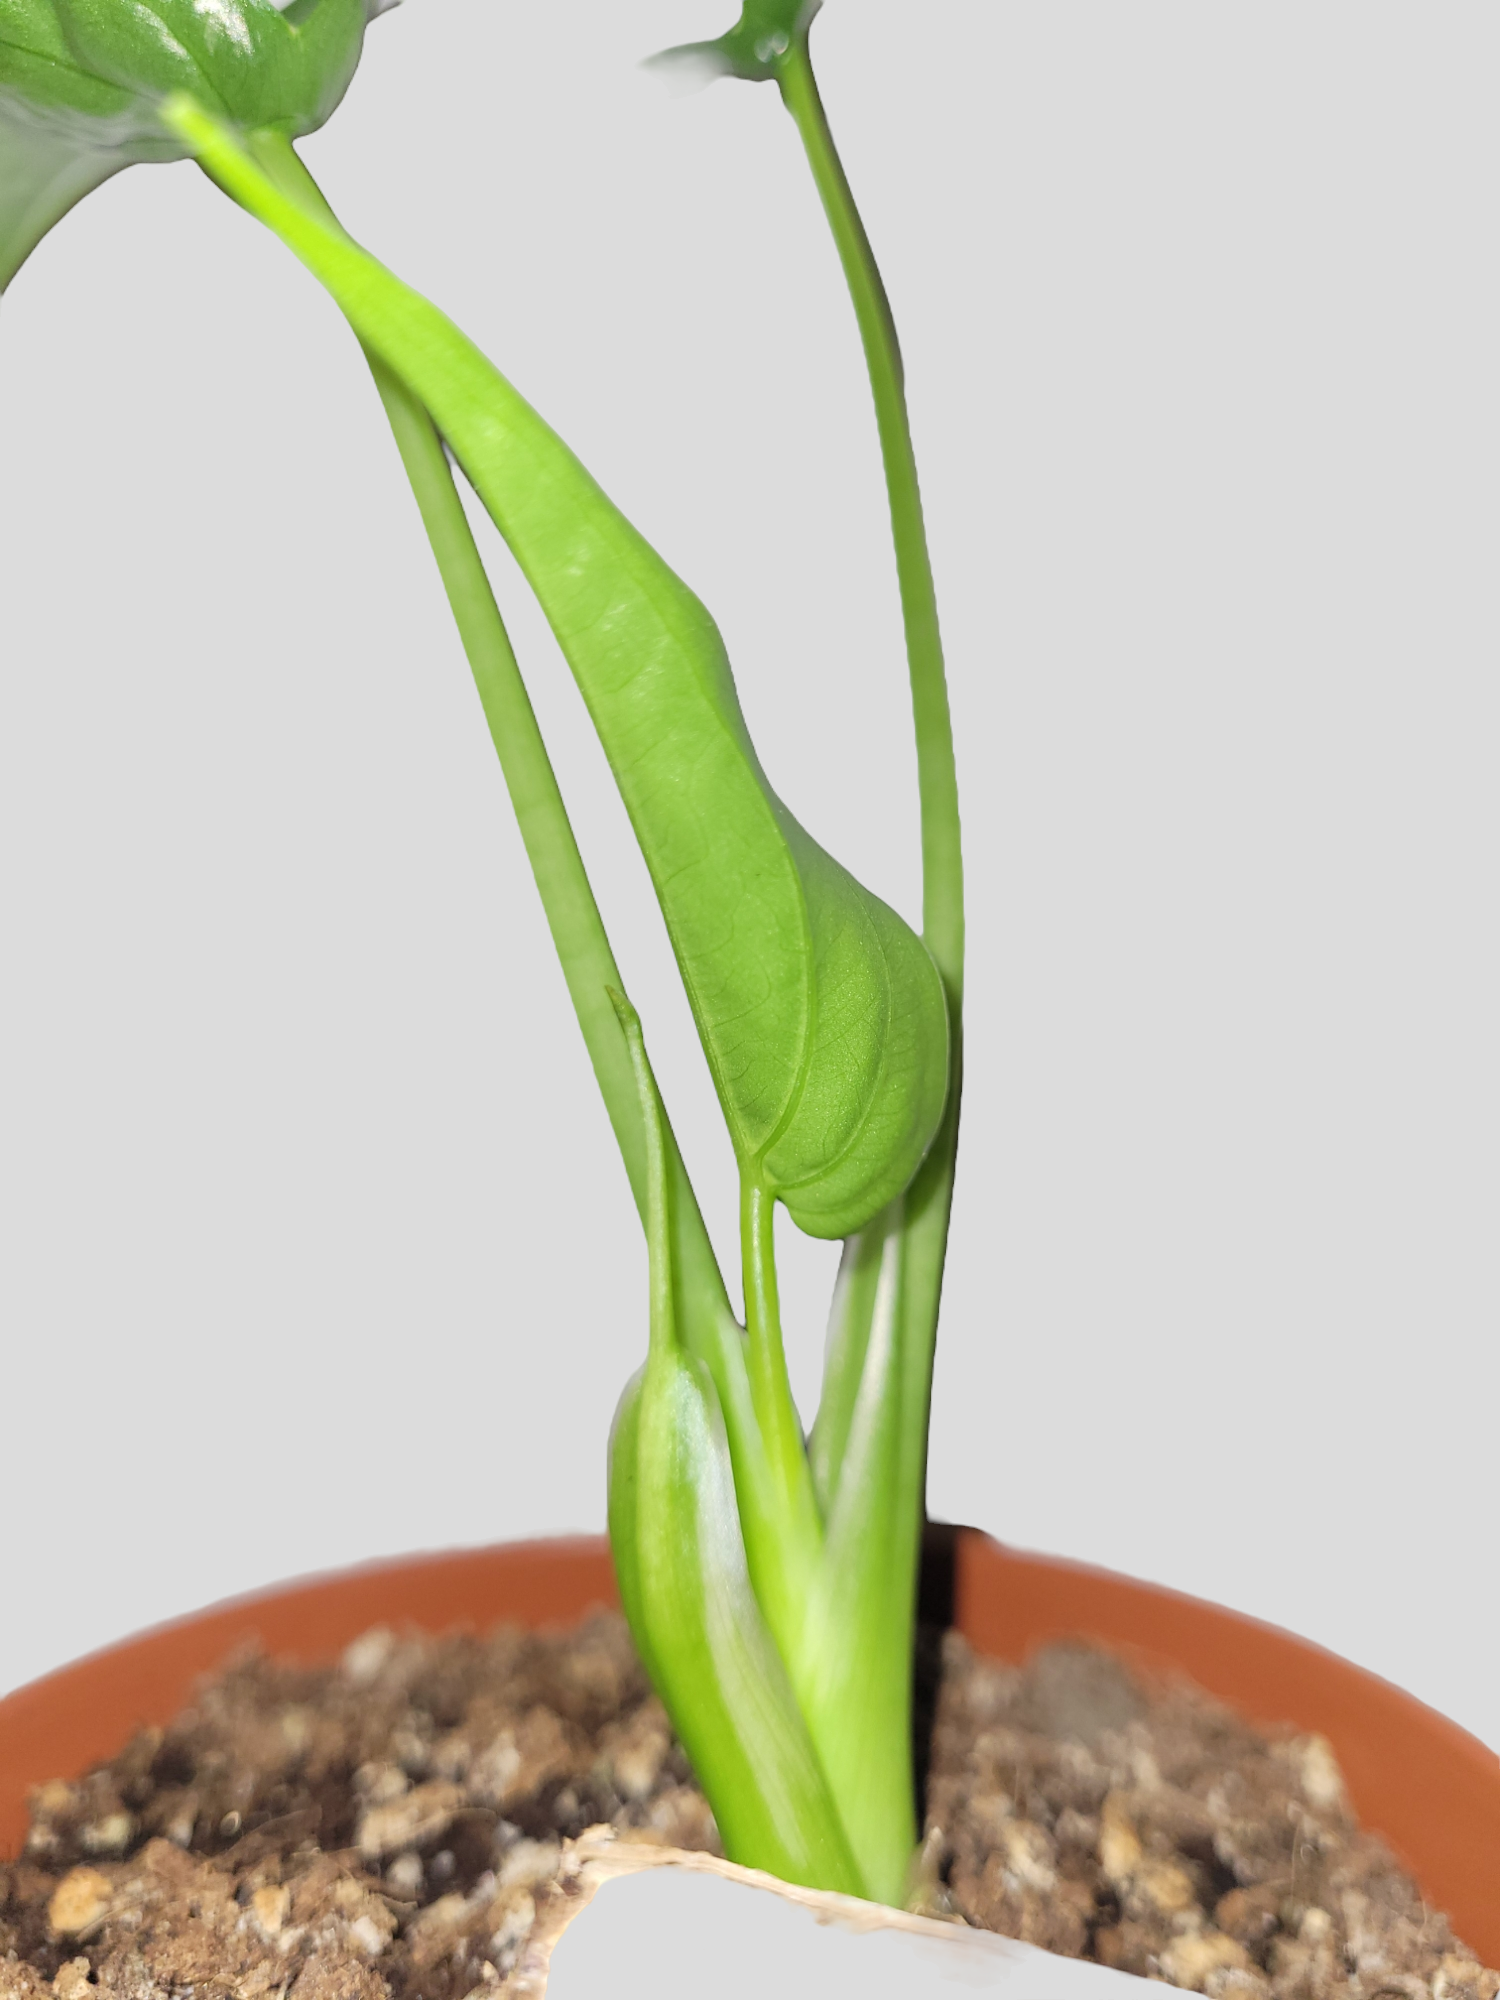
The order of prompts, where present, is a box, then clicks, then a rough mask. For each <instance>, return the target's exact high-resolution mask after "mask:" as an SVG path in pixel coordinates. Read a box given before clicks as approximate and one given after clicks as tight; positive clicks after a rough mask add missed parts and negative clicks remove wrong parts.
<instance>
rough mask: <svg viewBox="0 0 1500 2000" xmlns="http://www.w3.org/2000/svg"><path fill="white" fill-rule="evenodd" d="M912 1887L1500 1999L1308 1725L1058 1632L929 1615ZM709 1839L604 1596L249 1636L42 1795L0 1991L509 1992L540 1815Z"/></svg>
mask: <svg viewBox="0 0 1500 2000" xmlns="http://www.w3.org/2000/svg"><path fill="white" fill-rule="evenodd" d="M927 1667H928V1672H927V1675H926V1686H927V1702H926V1704H925V1710H926V1713H927V1715H928V1716H929V1717H930V1719H931V1720H930V1730H928V1729H924V1731H923V1732H922V1733H923V1736H924V1749H925V1755H924V1759H923V1761H924V1762H925V1763H926V1766H927V1769H926V1802H927V1806H926V1839H925V1842H924V1845H923V1848H922V1855H921V1861H920V1866H919V1872H918V1881H917V1888H916V1902H917V1906H918V1907H920V1908H922V1909H924V1910H926V1911H927V1912H928V1913H929V1914H932V1915H940V1916H949V1917H951V1918H952V1919H953V1920H954V1921H956V1922H963V1923H969V1924H975V1925H978V1926H981V1927H984V1928H987V1929H990V1930H995V1931H1000V1932H1003V1933H1005V1934H1006V1935H1008V1936H1011V1937H1019V1938H1024V1939H1026V1940H1028V1941H1029V1942H1032V1943H1035V1944H1039V1945H1043V1946H1045V1947H1047V1948H1048V1949H1050V1950H1052V1951H1058V1952H1064V1953H1068V1954H1071V1955H1076V1956H1080V1957H1086V1958H1095V1959H1099V1960H1101V1961H1102V1962H1103V1963H1105V1964H1107V1965H1112V1966H1117V1967H1120V1968H1121V1969H1123V1970H1126V1971H1130V1972H1136V1973H1141V1974H1144V1975H1145V1976H1147V1977H1148V1978H1152V1979H1157V1980H1162V1981H1166V1982H1168V1983H1170V1984H1174V1985H1177V1986H1179V1987H1184V1988H1187V1989H1188V1990H1190V1991H1193V1992H1200V1993H1204V1994H1207V1995H1209V1996H1212V2000H1220V1996H1222V2000H1331V1996H1333V1995H1339V1996H1341V2000H1496V1996H1497V1994H1500V1974H1497V1973H1496V1972H1494V1971H1488V1970H1485V1969H1484V1968H1482V1967H1481V1966H1480V1965H1478V1964H1477V1963H1476V1962H1475V1961H1474V1959H1473V1957H1472V1955H1471V1954H1470V1953H1469V1952H1467V1951H1466V1950H1465V1949H1464V1947H1463V1945H1462V1944H1461V1943H1460V1942H1459V1941H1458V1940H1456V1939H1455V1938H1454V1936H1453V1935H1452V1932H1451V1930H1450V1928H1449V1925H1448V1922H1447V1920H1446V1918H1444V1917H1443V1916H1442V1915H1441V1914H1440V1913H1439V1912H1437V1911H1435V1910H1430V1909H1428V1908H1427V1907H1426V1905H1425V1904H1424V1903H1423V1901H1422V1898H1421V1896H1420V1894H1419V1893H1418V1891H1417V1890H1416V1888H1415V1887H1414V1886H1413V1885H1412V1883H1411V1882H1410V1881H1409V1880H1408V1879H1407V1878H1406V1877H1405V1876H1404V1875H1403V1874H1402V1872H1401V1870H1400V1869H1399V1868H1398V1867H1397V1866H1396V1864H1395V1862H1394V1861H1393V1860H1392V1858H1391V1856H1390V1855H1389V1853H1388V1852H1387V1851H1386V1849H1385V1848H1384V1846H1383V1845H1382V1844H1381V1842H1380V1841H1379V1840H1378V1839H1376V1838H1375V1837H1374V1836H1373V1835H1371V1834H1368V1833H1365V1832H1362V1831H1361V1830H1360V1829H1359V1828H1358V1827H1357V1826H1356V1825H1355V1823H1354V1820H1353V1817H1352V1815H1351V1813H1350V1810H1349V1806H1348V1803H1347V1800H1346V1798H1345V1795H1344V1788H1343V1784H1342V1780H1341V1778H1340V1775H1339V1770H1338V1766H1337V1763H1336V1762H1335V1759H1334V1757H1333V1753H1332V1751H1331V1750H1330V1749H1329V1746H1328V1745H1327V1744H1326V1743H1325V1742H1324V1741H1323V1740H1322V1739H1321V1738H1319V1737H1316V1736H1296V1735H1292V1734H1289V1733H1280V1734H1278V1733H1276V1732H1274V1731H1272V1732H1267V1731H1262V1730H1258V1729H1255V1728H1252V1727H1251V1726H1250V1725H1249V1724H1247V1723H1245V1722H1244V1721H1242V1720H1240V1719H1239V1718H1238V1717H1236V1716H1235V1715H1233V1714H1231V1713H1230V1712H1229V1711H1227V1710H1226V1709H1224V1708H1223V1707H1221V1706H1220V1705H1219V1704H1217V1703H1216V1702H1214V1701H1211V1700H1210V1699H1208V1698H1207V1697H1206V1696H1204V1695H1203V1694H1201V1693H1199V1692H1197V1691H1196V1690H1194V1689H1192V1688H1189V1687H1186V1686H1166V1687H1153V1686H1146V1685H1143V1684H1142V1683H1140V1682H1139V1681H1137V1680H1136V1679H1135V1678H1133V1677H1132V1675H1131V1674H1130V1673H1129V1672H1127V1670H1126V1669H1125V1668H1124V1667H1123V1666H1122V1665H1121V1664H1120V1663H1119V1662H1118V1661H1116V1660H1114V1659H1113V1658H1111V1657H1110V1656H1108V1655H1106V1654H1103V1653H1099V1652H1096V1651H1093V1650H1091V1649H1088V1648H1085V1647H1082V1646H1059V1647H1053V1648H1050V1649H1049V1650H1047V1651H1046V1652H1043V1653H1041V1654H1039V1655H1038V1656H1037V1658H1036V1659H1035V1660H1033V1661H1032V1663H1031V1664H1030V1665H1029V1666H1028V1667H1027V1668H1026V1669H1025V1670H1024V1671H1022V1670H1018V1669H1015V1668H1012V1667H1007V1666H1001V1665H997V1664H995V1663H994V1662H993V1661H988V1660H983V1659H980V1658H977V1657H976V1656H975V1655H974V1654H972V1653H971V1652H970V1650H969V1649H968V1647H967V1646H966V1645H965V1644H964V1642H963V1641H962V1640H961V1639H960V1638H958V1637H957V1636H956V1635H955V1634H952V1633H949V1634H947V1635H946V1636H945V1637H944V1638H943V1639H942V1640H941V1643H940V1644H939V1643H938V1642H937V1641H936V1639H935V1638H933V1639H932V1641H931V1643H930V1645H929V1647H928V1655H927ZM601 1822H613V1823H614V1824H615V1825H616V1826H617V1827H619V1828H621V1829H622V1830H625V1831H627V1832H628V1834H629V1836H630V1838H632V1839H635V1840H649V1841H656V1842H661V1843H662V1844H664V1845H668V1846H675V1847H688V1848H702V1849H708V1850H711V1851H717V1849H718V1838H717V1832H716V1829H715V1826H714V1822H713V1817H712V1815H711V1813H710V1812H709V1809H708V1806H707V1804H706V1802H705V1801H704V1799H703V1796H702V1794H701V1793H700V1792H699V1791H698V1790H697V1788H696V1786H695V1785H694V1783H693V1781H692V1775H691V1772H690V1770H689V1767H688V1764H687V1761H686V1759H685V1757H684V1755H683V1753H682V1750H681V1748H680V1747H679V1746H678V1744H677V1743H676V1742H675V1740H674V1739H673V1736H672V1733H671V1730H670V1729H669V1728H668V1726H667V1722H666V1719H665V1716H664V1715H663V1713H662V1710H661V1708H660V1706H659V1705H658V1703H657V1702H656V1700H655V1699H654V1697H653V1696H652V1695H651V1693H650V1690H649V1688H648V1686H647V1683H646V1680H645V1677H644V1675H643V1673H642V1671H641V1668H640V1666H639V1663H638V1662H637V1660H636V1657H635V1654H634V1651H633V1649H632V1647H631V1644H630V1640H629V1637H628V1634H627V1633H626V1630H625V1627H624V1624H623V1622H622V1621H621V1620H620V1619H619V1618H617V1617H615V1616H612V1615H610V1616H605V1615H601V1616H598V1617H595V1618H594V1619H592V1620H590V1621H589V1622H588V1623H587V1624H585V1625H584V1626H582V1627H581V1628H580V1629H579V1630H577V1631H576V1632H573V1633H566V1634H558V1633H548V1634H534V1633H524V1632H521V1631H518V1630H514V1629H505V1630H501V1631H499V1632H496V1633H494V1634H492V1635H490V1636H489V1637H487V1638H484V1639H477V1638H473V1637H453V1638H446V1639H437V1640H434V1639H428V1638H423V1637H416V1636H397V1635H395V1634H392V1633H390V1632H385V1631H377V1632H371V1633H368V1634H367V1635H366V1636H365V1637H363V1638H362V1639H360V1640H358V1641H356V1643H355V1644H354V1645H353V1646H351V1647H350V1648H349V1650H348V1652H347V1653H346V1654H345V1656H344V1659H343V1662H342V1664H341V1665H340V1666H339V1667H337V1668H327V1669H319V1670H316V1671H312V1670H308V1669H304V1668H299V1667H296V1666H290V1665H287V1664H285V1663H283V1662H280V1661H272V1660H266V1659H263V1658H246V1659H243V1660H240V1661H238V1662H236V1663H234V1664H232V1665H231V1666H230V1667H229V1669H228V1670H227V1671H226V1672H224V1673H223V1674H222V1675H220V1676H219V1677H218V1678H217V1679H215V1680H214V1681H212V1682H211V1683H208V1684H206V1685H205V1686H204V1687H203V1689H202V1690H201V1692H200V1694H199V1695H198V1697H197V1699H196V1700H195V1702H194V1705H193V1706H192V1707H191V1708H189V1709H187V1710H185V1711H184V1712H183V1713H182V1714H181V1715H179V1716H178V1718H177V1719H176V1721H175V1722H173V1723H172V1724H171V1725H170V1726H169V1727H168V1728H166V1729H164V1730H163V1729H152V1730H148V1731H144V1732H142V1733H141V1734H140V1735H138V1736H137V1737H136V1738H135V1740H134V1741H133V1742H132V1743H130V1744H129V1745H128V1746H127V1747H126V1748H125V1749H124V1750H123V1751H122V1752H121V1754H120V1755H119V1756H118V1757H117V1758H115V1759H114V1761H113V1762H112V1763H110V1764H107V1765H105V1766H103V1767H101V1768H100V1769H98V1770H96V1771H94V1772H91V1773H90V1774H89V1775H88V1776H87V1777H84V1778H82V1779H78V1780H76V1781H70V1780H68V1779H65V1778H63V1777H59V1778H58V1779H57V1780H56V1781H54V1782H53V1783H51V1784H48V1785H44V1786H42V1787H41V1788H40V1789H39V1790H38V1792H37V1793H36V1794H35V1796H34V1799H33V1802H32V1823H31V1832H30V1835H29V1837H28V1840H27V1843H26V1849H25V1853H24V1855H23V1857H22V1858H21V1859H20V1860H19V1861H17V1862H14V1863H12V1864H9V1865H4V1866H0V2000H94V1996H98V2000H229V1996H231V1995H232V1996H234V2000H260V1996H262V1995H265V1996H275V2000H511V1995H513V1994H514V1993H516V1991H517V1980H516V1976H515V1968H516V1965H517V1960H518V1958H519V1956H520V1953H521V1951H522V1948H523V1946H524V1944H525V1941H526V1938H527V1936H528V1935H529V1933H530V1930H531V1927H532V1925H533V1923H534V1922H535V1921H536V1918H537V1916H538V1912H539V1911H541V1910H544V1909H545V1906H546V1903H547V1900H548V1897H549V1894H551V1893H553V1892H552V1889H551V1884H552V1883H553V1880H554V1876H555V1873H556V1868H557V1863H558V1859H559V1855H560V1851H561V1849H560V1843H561V1842H562V1841H563V1840H564V1839H567V1838H572V1837H576V1836H577V1835H578V1834H580V1833H582V1832H583V1831H584V1830H585V1829H586V1828H588V1827H590V1826H594V1825H596V1824H599V1823H601Z"/></svg>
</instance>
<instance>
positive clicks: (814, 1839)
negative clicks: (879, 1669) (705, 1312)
mask: <svg viewBox="0 0 1500 2000" xmlns="http://www.w3.org/2000/svg"><path fill="white" fill-rule="evenodd" d="M611 997H612V998H613V999H614V1001H615V1006H616V1009H617V1011H618V1013H619V1016H620V1022H621V1026H622V1028H623V1030H624V1033H625V1037H626V1042H627V1045H628V1047H629V1049H630V1056H631V1062H632V1065H633V1067H634V1070H635V1076H636V1084H637V1089H638V1091H639V1095H640V1100H641V1112H642V1118H643V1121H644V1124H645V1128H646V1143H647V1154H648V1172H647V1187H648V1201H647V1221H646V1241H647V1252H648V1257H649V1263H650V1275H651V1320H650V1347H649V1351H648V1354H647V1358H646V1365H645V1367H644V1368H643V1369H641V1370H640V1372H639V1373H638V1374H637V1375H635V1376H634V1377H633V1378H632V1379H631V1381H630V1383H629V1385H628V1386H627V1388H626V1390H625V1394H624V1396H623V1398H622V1399H621V1402H620V1408H619V1411H618V1413H617V1415H616V1417H615V1423H614V1429H613V1431H612V1433H611V1436H610V1452H609V1536H610V1546H611V1548H612V1549H613V1551H614V1559H615V1574H616V1576H617V1578H618V1581H619V1585H620V1601H621V1603H622V1604H623V1605H624V1607H625V1615H626V1617H627V1618H628V1619H629V1621H630V1626H631V1630H632V1632H633V1633H634V1635H635V1639H636V1644H637V1646H638V1648H639V1651H640V1654H641V1658H642V1660H643V1661H644V1663H645V1665H646V1668H647V1670H648V1672H649V1673H650V1675H651V1679H652V1681H653V1683H654V1684H655V1687H656V1690H657V1693H658V1694H659V1695H660V1696H661V1698H662V1701H663V1703H664V1704H665V1706H666V1709H667V1713H668V1714H669V1715H670V1717H671V1718H672V1726H673V1727H674V1728H675V1729H676V1731H677V1734H678V1736H679V1737H680V1738H681V1740H682V1743H683V1745H684V1747H685V1748H686V1750H687V1753H688V1755H689V1757H691V1759H692V1761H693V1768H694V1770H695V1771H696V1773H697V1775H698V1780H699V1782H700V1783H701V1784H702V1786H703V1789H704V1792H705V1793H706V1794H707V1797H708V1800H709V1803H710V1805H711V1806H712V1807H713V1810H714V1817H715V1819H716V1820H717V1821H718V1825H719V1832H720V1834H721V1835H722V1837H723V1841H724V1851H725V1853H726V1854H727V1855H728V1856H729V1857H730V1859H731V1860H734V1861H739V1862H742V1863H743V1864H744V1865H745V1866H747V1867H751V1868H764V1869H767V1870H769V1871H770V1872H771V1873H772V1874H775V1875H779V1876H781V1877H782V1878H783V1879H784V1880H785V1881H788V1882H802V1883H805V1884H806V1885H807V1886H808V1887H810V1888H818V1889H837V1890H841V1891H843V1892H845V1893H846V1894H849V1895H860V1894H863V1893H864V1886H863V1882H862V1879H861V1877H860V1873H859V1870H858V1868H857V1867H856V1865H855V1862H854V1859H853V1857H852V1855H851V1853H850V1849H849V1843H848V1840H847V1838H846V1836H845V1832H844V1826H843V1822H842V1820H841V1819H840V1817H839V1813H838V1809H837V1807H836V1806H835V1805H834V1803H833V1799H832V1796H831V1794H830V1792H829V1789H828V1785H827V1781H826V1780H825V1778H824V1776H823V1772H822V1768H821V1766H820V1765H819V1762H818V1757H817V1753H816V1751H815V1750H814V1749H813V1745H812V1738H811V1737H810V1736H809V1734H808V1729H807V1724H806V1722H805V1721H804V1720H803V1717H802V1714H801V1711H800V1710H799V1708H798V1706H797V1702H796V1698H795V1696H794V1695H793V1692H792V1687H791V1683H790V1681H789V1680H788V1678H787V1673H786V1668H785V1666H784V1665H783V1663H782V1659H781V1655H780V1654H779V1652H778V1651H777V1649H776V1646H775V1644H774V1642H773V1641H772V1638H771V1635H770V1633H769V1632H768V1630H767V1629H766V1623H765V1620H764V1618H763V1616H762V1615H761V1610H760V1606H759V1604H758V1602H757V1601H756V1596H755V1592H754V1590H753V1588H752V1587H751V1582H750V1571H749V1566H748V1563H747V1561H746V1556H745V1544H744V1540H743V1537H742V1534H741V1530H740V1522H739V1515H738V1512H737V1509H736V1501H735V1485H734V1471H733V1468H732V1466H731V1463H730V1456H729V1444H728V1440H727V1438H726V1436H725V1431H724V1420H723V1417H722V1414H721V1412H720V1409H719V1401H718V1397H717V1395H716V1394H715V1391H714V1386H713V1380H712V1378H711V1376H710V1375H709V1372H708V1370H707V1368H706V1367H705V1366H704V1365H703V1363H702V1362H701V1361H699V1360H697V1359H695V1358H694V1357H693V1356H691V1355H690V1354H689V1353H688V1352H687V1350H686V1348H685V1347H684V1345H683V1343H682V1341H681V1340H680V1338H679V1337H678V1330H677V1325H676V1315H675V1304H674V1299H675V1291H676V1287H675V1285H674V1282H673V1270H672V1261H673V1260H672V1238H673V1229H672V1215H671V1205H672V1200H673V1187H672V1178H671V1175H670V1174H669V1171H668V1160H667V1147H666V1134H665V1121H664V1118H663V1114H662V1108H661V1099H660V1097H659V1095H658V1093H657V1089H656V1082H655V1079H654V1077H653V1076H652V1074H651V1066H650V1063H649V1061H648V1060H647V1056H646V1047H645V1041H644V1039H643V1037H642V1034H641V1025H640V1021H639V1019H638V1017H637V1016H636V1013H635V1010H634V1009H633V1008H632V1007H631V1006H630V1004H629V1002H628V1001H626V1000H624V999H623V998H622V997H621V996H619V995H612V996H611Z"/></svg>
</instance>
